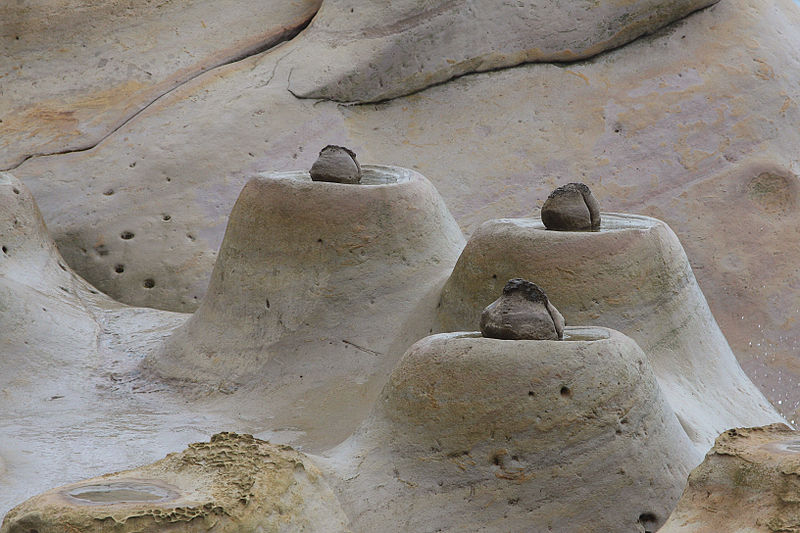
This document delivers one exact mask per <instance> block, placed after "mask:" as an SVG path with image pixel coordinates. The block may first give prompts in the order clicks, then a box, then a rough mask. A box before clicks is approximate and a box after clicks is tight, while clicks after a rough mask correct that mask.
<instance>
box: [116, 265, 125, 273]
mask: <svg viewBox="0 0 800 533" xmlns="http://www.w3.org/2000/svg"><path fill="white" fill-rule="evenodd" d="M114 272H116V273H117V274H122V273H123V272H125V265H115V266H114Z"/></svg>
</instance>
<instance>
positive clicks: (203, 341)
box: [147, 165, 464, 446]
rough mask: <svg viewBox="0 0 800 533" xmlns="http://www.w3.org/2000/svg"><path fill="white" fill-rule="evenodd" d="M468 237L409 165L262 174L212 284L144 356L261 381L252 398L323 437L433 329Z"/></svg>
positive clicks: (204, 377)
mask: <svg viewBox="0 0 800 533" xmlns="http://www.w3.org/2000/svg"><path fill="white" fill-rule="evenodd" d="M463 246H464V238H463V235H462V233H461V230H460V229H459V227H458V225H457V224H456V222H455V221H454V220H453V218H452V216H451V215H450V213H449V211H448V210H447V208H446V206H445V205H444V202H443V201H442V199H441V197H440V196H439V194H438V193H437V192H436V189H435V188H434V187H433V186H432V185H431V184H430V183H429V182H428V180H426V179H425V178H424V177H423V176H422V175H420V174H418V173H416V172H414V171H411V170H407V169H403V168H399V167H384V166H369V165H365V166H363V167H362V178H361V182H360V184H342V183H329V182H324V181H312V180H311V178H310V177H309V174H308V172H289V173H281V174H270V175H267V176H264V177H258V178H255V179H253V180H251V181H250V182H249V183H248V184H247V185H246V186H245V187H244V189H243V190H242V192H241V194H240V196H239V199H238V200H237V202H236V205H235V206H234V208H233V211H232V213H231V216H230V220H229V222H228V228H227V230H226V232H225V238H224V240H223V243H222V247H221V249H220V253H219V257H218V258H217V262H216V265H215V266H214V271H213V273H212V277H211V282H210V286H209V289H208V293H207V295H206V297H205V298H204V300H203V302H202V303H201V305H200V307H199V309H198V310H197V311H196V312H195V314H194V315H193V316H192V317H191V318H190V319H189V320H188V321H187V323H186V324H185V325H184V326H182V327H181V328H179V329H178V330H176V331H175V333H174V334H173V335H172V336H171V337H170V338H169V339H168V340H167V341H166V343H165V345H164V346H163V348H162V349H161V350H160V352H159V353H157V354H156V355H155V356H154V357H151V358H150V359H149V360H148V362H147V365H148V366H149V367H150V368H151V369H153V370H154V371H155V372H157V373H158V374H160V375H161V376H164V377H169V378H179V379H183V380H187V381H189V382H192V381H201V382H207V383H212V384H214V385H220V384H221V385H223V386H224V387H226V388H227V389H236V388H239V387H247V386H248V385H252V387H251V388H252V389H253V390H255V389H257V391H256V394H257V396H258V397H259V398H260V401H261V402H262V403H261V404H259V405H258V406H251V409H252V411H254V412H261V413H263V414H264V415H265V416H269V417H270V425H271V427H287V426H291V427H292V428H296V429H300V430H302V431H314V430H319V431H318V433H317V435H318V436H319V438H320V439H323V440H324V442H323V440H314V439H313V438H311V440H312V441H314V444H316V445H320V446H326V445H333V444H336V443H338V442H341V439H344V438H345V437H346V436H347V435H349V434H350V433H351V432H352V430H353V429H355V427H356V426H357V425H358V423H359V422H360V421H361V420H362V419H363V417H364V416H365V415H366V414H367V412H368V411H369V408H370V406H371V405H372V402H373V401H374V399H375V397H377V395H378V393H379V392H380V389H381V387H382V386H383V384H384V383H385V381H386V377H387V376H388V375H389V373H390V372H391V371H392V369H393V368H394V366H395V365H396V363H397V361H398V359H399V358H400V357H401V356H402V354H403V352H404V351H405V350H406V349H407V348H408V347H409V346H410V345H411V344H413V343H414V342H415V341H417V340H418V339H420V338H422V337H423V336H425V335H427V334H428V333H429V330H430V326H431V324H432V322H433V320H434V317H435V311H436V305H437V301H438V295H439V293H440V291H441V287H442V285H443V284H444V282H445V281H446V279H447V276H448V274H449V272H450V270H451V269H452V267H453V265H454V264H455V261H456V259H457V258H458V254H459V253H460V251H461V249H462V248H463ZM236 401H240V400H238V399H237V400H236ZM337 439H338V440H337ZM304 444H306V445H308V441H306V442H304Z"/></svg>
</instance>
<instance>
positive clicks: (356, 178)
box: [309, 144, 361, 183]
mask: <svg viewBox="0 0 800 533" xmlns="http://www.w3.org/2000/svg"><path fill="white" fill-rule="evenodd" d="M309 175H310V176H311V179H312V181H332V182H334V183H360V182H361V165H359V164H358V160H357V159H356V154H355V153H354V152H353V151H352V150H348V149H347V148H344V147H342V146H333V145H330V144H329V145H328V146H326V147H325V148H323V149H322V150H321V151H320V153H319V157H318V158H317V160H316V161H314V164H313V165H311V171H310V172H309Z"/></svg>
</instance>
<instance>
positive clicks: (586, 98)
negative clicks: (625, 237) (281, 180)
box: [17, 0, 800, 414]
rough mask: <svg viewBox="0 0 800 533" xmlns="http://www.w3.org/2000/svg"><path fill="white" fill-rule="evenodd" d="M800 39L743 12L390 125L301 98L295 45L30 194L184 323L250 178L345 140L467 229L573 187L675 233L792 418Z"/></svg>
mask: <svg viewBox="0 0 800 533" xmlns="http://www.w3.org/2000/svg"><path fill="white" fill-rule="evenodd" d="M798 27H800V16H798V8H797V6H796V5H795V4H794V3H793V2H791V1H790V0H776V1H775V2H768V3H764V2H758V1H755V0H728V1H726V2H720V3H718V4H715V5H714V6H712V7H710V8H709V9H706V10H703V11H701V12H697V13H695V14H693V15H691V16H689V17H687V18H686V19H684V20H683V21H681V22H680V23H678V24H676V25H674V26H672V27H670V28H669V29H667V30H665V31H663V32H661V33H658V34H656V35H654V36H652V37H646V38H641V39H638V40H636V41H635V42H632V43H630V44H628V45H626V46H623V47H621V48H618V49H615V50H613V51H610V52H608V53H606V54H603V55H601V56H598V57H596V58H594V59H593V60H592V61H587V62H581V63H576V64H572V65H566V64H560V65H546V64H537V65H526V66H520V67H517V68H513V69H506V70H504V71H499V72H491V73H485V74H479V75H472V76H464V77H462V78H459V79H457V80H452V81H451V82H449V83H447V84H444V85H440V86H438V87H435V88H431V89H428V90H426V91H422V92H419V93H417V94H415V95H413V96H411V97H408V98H402V99H397V100H393V101H390V102H386V103H384V104H381V105H379V106H373V105H370V106H349V107H341V106H337V105H334V104H332V103H329V102H314V101H306V100H297V99H296V98H294V97H293V96H291V95H290V94H288V93H287V91H286V88H287V86H288V84H287V79H288V76H289V72H290V71H291V70H292V68H293V67H294V66H295V63H294V61H293V60H292V56H288V57H285V58H283V57H284V54H285V53H286V51H287V47H286V46H284V47H281V48H280V49H276V50H274V51H273V52H270V53H268V54H266V55H264V56H261V57H257V58H251V59H248V60H245V61H243V62H241V63H240V64H237V65H232V66H229V67H226V68H223V69H219V70H215V71H214V72H213V73H209V74H207V75H204V76H202V77H200V78H198V79H196V80H194V81H193V82H191V83H189V84H186V85H185V86H184V87H182V88H180V89H179V90H176V91H174V92H173V93H171V94H170V95H169V96H168V97H166V98H163V99H161V100H159V101H158V102H157V103H155V104H154V105H153V106H151V107H150V108H148V109H147V110H146V111H145V112H143V113H142V114H140V115H139V116H137V118H136V120H134V121H131V122H129V123H128V124H126V126H125V127H124V128H122V129H120V131H119V132H117V133H116V134H115V135H112V136H111V137H109V138H108V139H106V140H105V141H104V142H103V143H102V144H101V145H100V146H98V147H97V148H95V149H93V150H91V151H87V152H82V153H76V154H69V155H65V156H57V157H46V158H36V159H33V160H30V161H28V162H27V163H25V164H24V165H23V166H22V167H20V168H19V169H18V171H17V175H18V176H19V177H20V178H21V179H23V181H25V183H26V184H27V185H28V186H29V187H30V188H31V190H32V191H33V192H34V193H35V194H36V197H37V201H38V202H39V205H40V208H41V209H42V212H43V213H44V215H45V217H46V219H47V221H48V224H49V226H50V229H51V230H52V231H53V233H54V236H55V238H56V241H57V242H58V243H59V247H60V249H61V251H62V253H63V254H64V257H65V259H66V260H67V261H68V262H69V264H70V265H74V266H75V267H76V268H77V269H78V271H79V272H80V274H81V275H82V276H84V277H86V279H88V280H90V281H91V282H92V283H93V284H95V285H96V286H97V287H98V288H99V289H101V290H103V291H104V292H106V293H108V294H110V295H112V296H113V297H115V298H118V299H121V300H123V301H125V302H126V303H129V304H135V305H148V306H156V307H160V308H167V309H172V310H184V311H189V310H193V309H195V308H196V306H197V304H198V303H199V301H200V299H201V298H202V296H203V294H204V293H205V290H206V287H207V285H208V276H209V274H210V272H211V270H212V268H213V265H214V260H215V254H216V250H218V248H219V245H220V243H221V240H222V235H223V233H224V229H225V223H226V221H227V216H228V214H229V213H230V209H231V207H232V206H233V204H234V202H235V200H236V197H237V195H238V194H239V191H241V188H242V187H243V186H244V184H245V182H246V181H247V179H248V177H249V176H251V175H253V174H254V173H256V172H260V171H267V170H291V169H296V168H309V167H310V165H311V164H312V163H313V162H314V159H315V158H316V155H317V153H318V152H319V150H320V148H322V147H323V146H325V145H326V144H329V143H333V144H339V145H344V146H349V147H352V148H353V149H354V150H355V151H356V152H357V153H358V154H359V158H360V159H362V160H363V161H382V162H388V163H392V164H399V165H404V166H411V167H416V170H419V171H420V172H421V173H423V174H424V175H426V176H427V177H428V178H429V179H430V180H431V181H432V182H433V183H434V184H435V185H436V186H437V188H438V190H439V191H440V192H441V194H442V195H443V197H444V198H445V199H446V201H447V203H448V206H449V208H450V210H451V212H452V213H453V214H454V216H455V217H456V219H457V220H458V221H459V223H460V224H461V226H462V227H463V228H464V230H465V231H467V232H471V231H473V230H474V229H475V228H476V227H477V226H478V225H479V224H480V223H482V222H484V221H485V220H487V219H490V218H497V217H502V216H530V215H532V214H534V212H535V210H536V206H539V205H541V202H542V201H543V200H544V199H545V198H546V197H547V194H548V193H549V192H550V191H552V190H553V188H554V187H556V186H557V185H559V184H561V183H563V182H564V181H566V180H580V181H583V182H585V183H590V184H591V185H592V189H593V191H594V193H595V195H596V196H597V197H598V198H602V200H603V206H604V209H606V210H609V211H611V210H615V211H626V212H639V213H645V214H649V215H653V216H657V217H658V218H660V219H662V220H665V221H666V222H667V223H669V224H670V225H671V227H672V228H673V229H674V230H675V231H676V233H677V234H678V235H679V236H680V238H681V239H682V241H683V243H684V246H685V247H686V249H687V253H688V255H689V257H690V260H691V261H692V263H693V266H695V267H696V268H695V273H696V275H697V277H698V281H699V283H700V285H701V286H702V287H703V290H704V291H705V293H706V296H707V297H708V299H709V303H710V306H711V308H712V310H713V311H714V314H715V316H716V318H717V320H718V321H719V323H720V325H721V327H722V329H723V331H724V332H725V334H726V336H727V338H728V340H729V341H730V342H731V344H732V347H733V349H734V351H735V352H736V354H737V355H738V356H739V358H740V359H741V361H742V364H743V366H744V368H745V370H747V371H748V372H749V373H750V375H751V377H752V378H753V379H754V380H755V381H756V382H757V383H758V384H759V385H760V386H761V387H762V388H763V390H765V391H766V394H767V395H768V396H769V398H770V399H771V400H773V401H774V402H775V403H776V404H777V401H778V400H780V401H781V402H782V405H780V406H779V408H780V409H781V410H782V412H784V413H785V414H792V412H793V410H794V408H795V407H794V406H795V404H796V402H798V401H800V388H798V387H796V384H797V383H798V379H800V367H798V365H797V364H796V361H797V357H795V356H796V355H797V354H798V353H800V346H799V345H796V344H795V343H794V339H796V338H798V337H800V321H799V320H795V317H797V316H800V315H798V313H799V312H800V311H798V306H797V305H796V304H797V289H796V288H795V287H798V286H800V272H798V271H797V269H796V268H795V264H796V263H797V260H796V258H795V254H796V253H797V250H798V246H797V242H798V239H799V238H800V236H799V235H798V231H797V224H796V218H797V217H796V215H797V207H798V206H799V205H800V203H798V198H797V178H796V176H797V172H798V168H797V167H798V165H797V161H796V160H797V157H796V154H797V146H799V145H800V108H798V106H797V102H798V101H800V83H798V82H800V57H798V55H797V51H798V50H800V34H798V31H797V28H798ZM304 38H305V33H304V34H301V35H300V36H299V37H298V38H297V40H298V41H299V40H301V39H304ZM282 58H283V59H282ZM292 79H294V75H292ZM532 102H535V105H534V104H532ZM298 117H302V119H298ZM133 163H136V164H135V166H132V164H133ZM108 190H113V191H114V194H113V195H110V196H106V195H104V194H103V193H104V192H105V191H108ZM164 216H170V217H171V219H170V220H169V221H164V220H163V217H164ZM762 227H763V228H764V229H763V230H761V228H762ZM730 228H739V230H738V231H730ZM123 231H131V232H133V233H135V238H133V239H130V240H123V239H121V238H120V235H121V233H122V232H123ZM100 244H102V245H103V246H104V248H102V250H103V252H105V253H106V254H105V255H100V253H99V252H98V251H97V250H95V247H96V246H99V245H100ZM117 264H124V266H125V272H124V273H123V274H122V275H120V274H118V273H116V272H115V266H116V265H117ZM148 278H152V279H153V280H154V281H155V287H153V288H150V289H147V288H145V287H144V286H143V280H145V279H148ZM742 317H744V319H743V318H742ZM474 327H475V326H473V328H474ZM779 370H780V372H781V373H780V374H779V373H778V371H779ZM779 377H780V378H781V379H780V380H779V379H778V378H779ZM773 388H774V389H775V391H774V392H773V391H772V389H773Z"/></svg>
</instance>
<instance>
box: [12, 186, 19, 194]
mask: <svg viewBox="0 0 800 533" xmlns="http://www.w3.org/2000/svg"><path fill="white" fill-rule="evenodd" d="M11 190H12V191H14V194H19V189H17V188H16V187H14V188H12V189H11Z"/></svg>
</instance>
